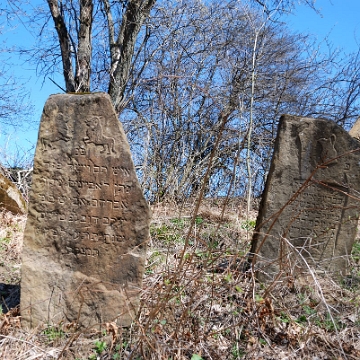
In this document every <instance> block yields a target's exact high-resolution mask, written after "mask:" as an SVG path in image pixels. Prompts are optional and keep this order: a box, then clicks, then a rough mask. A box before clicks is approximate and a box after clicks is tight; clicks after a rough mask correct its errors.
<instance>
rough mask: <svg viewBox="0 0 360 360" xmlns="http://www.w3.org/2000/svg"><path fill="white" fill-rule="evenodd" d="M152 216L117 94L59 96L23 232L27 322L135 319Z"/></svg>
mask: <svg viewBox="0 0 360 360" xmlns="http://www.w3.org/2000/svg"><path fill="white" fill-rule="evenodd" d="M149 222H150V216H149V208H148V205H147V203H146V201H145V199H144V197H143V194H142V191H141V189H140V186H139V183H138V180H137V177H136V174H135V168H134V165H133V162H132V159H131V154H130V149H129V145H128V142H127V140H126V136H125V134H124V131H123V129H122V126H121V124H120V122H119V121H118V119H117V117H116V114H115V112H114V109H113V106H112V104H111V101H110V98H109V97H108V95H106V94H89V95H70V94H66V95H64V94H62V95H52V96H50V98H49V99H48V100H47V102H46V104H45V107H44V110H43V115H42V118H41V125H40V130H39V137H38V142H37V147H36V153H35V162H34V174H33V183H32V189H31V194H30V205H29V215H28V220H27V224H26V228H25V235H24V250H23V264H22V281H21V316H22V323H23V326H24V327H34V326H37V325H39V324H44V323H46V324H58V323H60V322H64V323H69V322H73V321H74V322H78V323H79V324H80V325H81V326H94V325H95V324H99V323H104V322H111V321H116V322H117V323H118V325H122V326H126V325H129V324H130V322H131V319H132V316H133V313H134V311H135V310H136V308H137V307H138V304H139V290H140V288H141V283H142V276H143V272H144V261H145V251H146V242H147V240H148V237H149Z"/></svg>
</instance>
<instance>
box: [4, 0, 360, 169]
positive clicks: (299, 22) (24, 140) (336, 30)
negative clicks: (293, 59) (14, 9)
mask: <svg viewBox="0 0 360 360" xmlns="http://www.w3.org/2000/svg"><path fill="white" fill-rule="evenodd" d="M36 1H39V0H36ZM36 1H35V2H36ZM316 7H317V8H318V9H319V10H320V12H321V15H319V14H316V13H315V12H314V11H313V10H311V9H309V8H308V7H306V6H301V5H299V6H298V7H297V8H296V11H295V12H294V15H290V16H288V17H287V18H285V20H286V22H287V23H288V26H289V28H290V29H291V30H294V31H296V32H304V33H310V34H312V35H314V36H315V37H316V39H317V41H318V42H322V41H324V39H325V38H326V37H327V38H328V39H329V41H330V42H331V43H332V44H333V46H334V47H335V48H342V49H343V51H344V53H349V52H354V51H357V49H358V47H359V44H360V15H359V14H360V0H317V1H316ZM4 40H6V41H7V42H14V43H17V44H19V43H22V44H24V43H31V42H32V41H33V40H34V38H33V35H32V34H31V33H29V31H27V30H26V29H25V28H24V27H23V26H22V25H21V24H19V26H18V28H17V29H15V30H14V31H12V32H5V33H4V34H3V35H0V43H1V42H2V41H4ZM14 61H16V63H17V64H18V65H17V67H15V68H14V69H13V70H14V73H18V74H19V73H21V74H22V77H23V78H24V79H25V81H26V87H27V91H28V92H29V94H30V101H31V102H32V103H33V104H34V106H35V112H34V118H33V120H36V122H37V126H38V123H39V121H40V117H41V112H42V108H43V105H44V103H45V101H46V99H47V97H48V96H49V95H50V94H53V93H58V92H60V90H59V89H58V88H57V87H56V86H55V85H54V84H53V83H52V82H51V81H50V80H48V79H46V80H45V83H44V84H42V81H43V79H42V78H40V77H39V76H37V74H36V71H35V69H31V68H30V66H29V65H26V64H25V65H24V64H23V61H22V60H21V59H20V60H19V59H18V58H15V59H14ZM61 85H62V82H61ZM0 126H1V125H0ZM37 126H35V127H34V128H33V129H32V130H30V131H26V132H25V133H24V132H21V131H20V130H19V129H16V130H14V129H11V128H10V129H4V128H1V127H0V148H4V147H5V144H6V143H7V142H8V140H9V139H10V141H9V142H8V150H9V151H14V150H15V149H16V146H17V148H18V149H20V151H21V149H23V150H24V151H25V152H26V151H30V150H29V149H30V148H31V147H35V145H36V140H37V132H38V128H37ZM5 130H6V131H7V133H8V134H7V135H5ZM30 152H31V151H30ZM2 161H3V159H1V153H0V162H2Z"/></svg>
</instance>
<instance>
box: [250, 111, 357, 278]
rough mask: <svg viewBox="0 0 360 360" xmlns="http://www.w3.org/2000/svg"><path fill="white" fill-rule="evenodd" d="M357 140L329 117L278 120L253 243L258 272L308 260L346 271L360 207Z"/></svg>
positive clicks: (302, 266) (288, 269)
mask: <svg viewBox="0 0 360 360" xmlns="http://www.w3.org/2000/svg"><path fill="white" fill-rule="evenodd" d="M359 147H360V142H358V141H356V140H355V139H353V138H351V136H349V134H348V133H347V132H346V131H345V130H343V129H342V128H341V127H339V126H337V125H336V124H335V123H333V122H330V121H327V120H323V119H316V120H315V119H309V118H301V117H295V116H288V115H285V116H283V117H282V118H281V119H280V123H279V131H278V136H277V141H276V146H275V150H274V155H273V159H272V164H271V169H270V172H269V175H268V179H267V183H266V187H265V190H264V194H263V198H262V204H261V207H260V212H259V216H258V220H257V226H256V231H255V234H254V237H253V241H252V249H251V253H252V258H251V261H252V263H253V264H254V265H255V268H256V269H257V270H258V274H259V275H258V276H259V277H260V278H261V279H263V280H266V279H269V280H273V279H274V278H275V277H276V276H277V275H278V274H279V272H283V274H291V273H293V272H294V271H302V270H305V271H306V270H307V268H308V265H310V266H311V267H313V268H315V269H318V270H324V271H336V272H340V273H346V271H347V268H346V265H347V259H346V257H347V256H348V255H349V254H350V253H351V249H352V246H353V243H354V240H355V233H356V226H357V219H358V217H359V208H360V204H359V201H358V200H357V198H358V196H357V194H358V191H359V188H360V182H359V180H360V171H359V160H360V151H359V150H360V149H359ZM306 263H307V264H306Z"/></svg>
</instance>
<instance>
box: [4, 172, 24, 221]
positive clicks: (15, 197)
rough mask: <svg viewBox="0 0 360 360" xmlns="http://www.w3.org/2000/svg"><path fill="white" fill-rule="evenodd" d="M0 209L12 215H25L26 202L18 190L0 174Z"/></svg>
mask: <svg viewBox="0 0 360 360" xmlns="http://www.w3.org/2000/svg"><path fill="white" fill-rule="evenodd" d="M0 209H5V210H7V211H11V212H12V213H14V214H25V213H26V202H25V200H24V198H23V196H22V195H21V192H20V191H19V189H18V188H17V187H16V186H15V185H14V184H13V183H12V182H11V181H10V180H9V179H7V178H6V177H5V176H4V175H2V174H1V173H0Z"/></svg>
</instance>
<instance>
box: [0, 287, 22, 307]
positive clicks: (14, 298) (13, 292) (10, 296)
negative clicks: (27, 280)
mask: <svg viewBox="0 0 360 360" xmlns="http://www.w3.org/2000/svg"><path fill="white" fill-rule="evenodd" d="M19 305H20V285H11V284H4V283H0V306H1V308H2V312H3V313H4V314H6V313H7V312H8V311H10V310H11V309H13V308H16V307H17V306H19Z"/></svg>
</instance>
